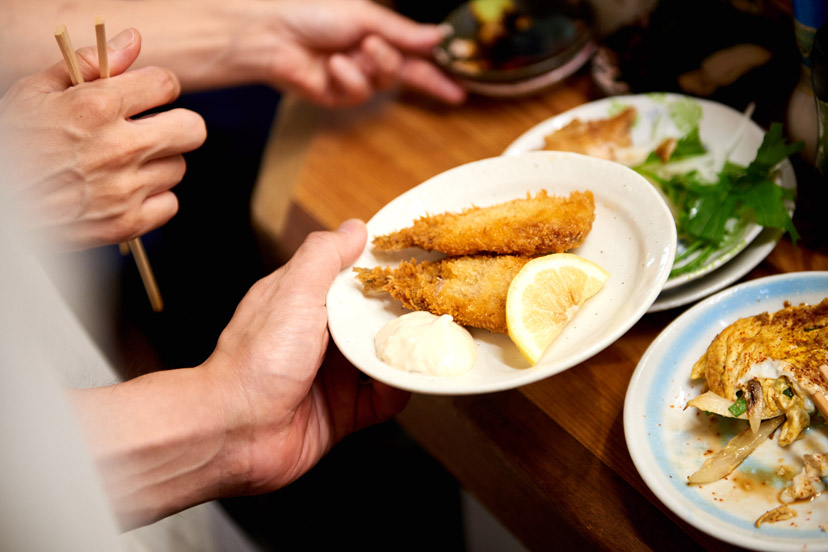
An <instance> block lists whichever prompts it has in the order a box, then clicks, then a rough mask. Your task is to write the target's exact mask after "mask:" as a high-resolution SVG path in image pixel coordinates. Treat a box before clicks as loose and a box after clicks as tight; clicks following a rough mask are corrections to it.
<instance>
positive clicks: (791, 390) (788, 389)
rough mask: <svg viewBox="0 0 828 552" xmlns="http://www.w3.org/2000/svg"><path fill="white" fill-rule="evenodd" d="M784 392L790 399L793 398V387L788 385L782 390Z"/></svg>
mask: <svg viewBox="0 0 828 552" xmlns="http://www.w3.org/2000/svg"><path fill="white" fill-rule="evenodd" d="M782 394H783V395H785V396H786V397H788V398H789V399H792V398H793V389H791V388H790V387H786V388H785V390H784V391H782Z"/></svg>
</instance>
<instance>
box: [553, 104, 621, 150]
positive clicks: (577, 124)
mask: <svg viewBox="0 0 828 552" xmlns="http://www.w3.org/2000/svg"><path fill="white" fill-rule="evenodd" d="M635 117H636V110H635V108H634V107H627V108H626V109H624V110H623V111H621V112H619V113H618V114H617V115H614V116H612V117H609V118H607V119H596V120H590V121H582V120H580V119H573V120H572V122H570V123H569V124H568V125H566V126H564V127H562V128H560V129H558V130H556V131H555V132H553V133H551V134H549V135H547V136H545V137H544V142H545V145H544V148H543V149H547V150H555V151H571V152H575V153H582V154H584V155H589V156H592V157H600V158H602V159H609V160H610V161H615V160H616V151H617V150H618V149H621V148H628V147H630V146H632V137H631V134H630V130H631V129H632V125H633V123H634V122H635Z"/></svg>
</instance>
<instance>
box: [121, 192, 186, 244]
mask: <svg viewBox="0 0 828 552" xmlns="http://www.w3.org/2000/svg"><path fill="white" fill-rule="evenodd" d="M177 212H178V198H177V197H176V196H175V194H174V193H172V192H169V191H167V192H161V193H158V194H154V195H151V196H149V197H147V198H146V199H145V200H144V204H143V205H142V208H141V217H140V219H139V220H138V223H137V228H135V230H133V231H132V233H131V234H132V235H130V236H128V237H126V238H122V239H121V240H119V241H123V240H124V239H132V238H136V237H138V236H142V235H144V234H146V233H147V232H150V231H152V230H155V229H156V228H159V227H160V226H163V225H164V224H166V223H167V222H169V221H170V219H172V218H173V217H174V216H175V214H176V213H177Z"/></svg>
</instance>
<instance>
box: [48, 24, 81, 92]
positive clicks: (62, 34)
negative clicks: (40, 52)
mask: <svg viewBox="0 0 828 552" xmlns="http://www.w3.org/2000/svg"><path fill="white" fill-rule="evenodd" d="M55 40H57V43H58V48H60V53H61V54H63V61H65V62H66V68H67V69H69V78H70V79H72V84H73V85H77V84H80V83H82V82H83V74H82V73H81V70H80V66H79V65H78V57H77V56H76V55H75V49H74V48H73V47H72V39H70V38H69V31H67V30H66V25H58V28H57V30H55Z"/></svg>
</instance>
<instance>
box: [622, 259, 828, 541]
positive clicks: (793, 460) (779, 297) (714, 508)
mask: <svg viewBox="0 0 828 552" xmlns="http://www.w3.org/2000/svg"><path fill="white" fill-rule="evenodd" d="M826 296H828V272H799V273H792V274H784V275H778V276H770V277H767V278H760V279H757V280H751V281H749V282H746V283H744V284H740V285H738V286H734V287H732V288H729V289H727V290H725V291H722V292H719V293H718V294H716V295H713V296H711V297H708V298H707V299H705V300H704V301H702V302H701V303H699V304H698V305H695V306H694V307H692V308H690V309H689V310H687V311H686V312H685V313H684V314H682V315H681V316H679V317H678V318H677V319H676V320H675V321H673V322H672V323H671V324H670V325H669V326H667V328H665V329H664V331H663V332H662V333H661V334H660V335H659V336H658V337H657V338H656V339H655V341H653V343H652V344H651V345H650V347H649V348H648V349H647V351H646V352H645V353H644V356H643V357H642V358H641V361H640V362H639V364H638V367H637V368H636V370H635V372H634V374H633V377H632V380H631V381H630V385H629V388H628V389H627V396H626V400H625V403H624V432H625V434H626V439H627V446H628V448H629V450H630V455H631V456H632V459H633V462H634V463H635V466H636V468H637V469H638V472H639V473H640V474H641V477H642V478H643V479H644V482H645V483H646V484H647V486H649V487H650V489H651V490H652V491H653V493H655V495H656V496H657V497H658V498H659V499H660V500H661V501H662V502H663V503H664V504H665V505H666V506H667V507H668V508H670V509H671V510H672V511H673V512H674V513H675V514H676V515H678V516H679V517H680V518H682V519H683V520H685V521H686V522H687V523H689V524H690V525H693V526H694V527H696V528H698V529H699V530H701V531H704V532H705V533H708V534H710V535H712V536H714V537H716V538H718V539H721V540H723V541H726V542H729V543H731V544H735V545H738V546H742V547H744V548H749V549H753V550H767V551H794V550H828V535H826V533H825V532H824V531H823V530H822V528H821V526H822V525H824V524H825V523H826V522H828V496H818V497H817V498H816V499H814V500H813V501H811V502H807V503H803V504H795V505H793V508H794V509H795V510H796V511H797V513H798V515H797V517H795V518H793V519H790V520H787V521H784V522H780V523H775V524H763V525H761V526H760V527H759V528H757V527H755V526H754V522H755V521H756V519H757V518H759V516H761V515H762V514H764V513H765V512H766V511H768V510H771V509H773V508H776V507H777V506H779V505H780V504H779V502H778V501H777V494H778V492H779V491H780V490H781V489H782V487H783V485H784V482H783V480H782V479H781V478H780V477H779V476H778V475H777V470H779V468H780V467H786V468H788V469H789V470H792V471H794V472H798V471H799V469H800V468H801V466H802V455H803V454H806V453H809V452H816V451H823V452H824V451H828V431H827V430H826V426H824V425H819V426H816V427H811V428H809V429H808V430H806V432H805V436H804V438H802V439H800V440H798V441H796V442H795V443H794V444H792V445H791V446H790V447H788V448H787V449H783V448H781V447H779V446H778V445H777V443H776V442H775V441H770V440H769V441H768V442H766V443H764V444H762V445H761V446H760V447H759V448H758V449H757V450H756V451H755V452H754V453H753V454H752V455H751V456H750V457H749V458H748V459H747V460H746V461H745V462H744V463H743V464H742V465H741V466H740V467H739V468H738V469H737V470H736V471H735V472H734V473H733V474H731V476H729V477H728V478H727V479H723V480H721V481H717V482H715V483H711V484H708V485H701V486H689V485H687V483H686V482H687V476H689V475H690V474H691V473H693V472H695V471H696V470H697V469H698V468H699V467H700V466H701V464H702V463H703V461H704V460H705V458H706V456H705V453H706V452H707V451H709V450H718V449H720V448H721V447H722V446H723V445H724V444H725V443H726V442H727V441H728V440H729V439H730V437H732V436H733V435H735V434H736V433H738V432H739V431H741V430H742V429H744V427H746V422H744V421H728V420H723V419H721V418H717V417H708V416H705V415H703V414H701V413H699V412H698V411H696V410H695V409H689V410H684V405H685V404H686V403H687V401H688V400H689V399H691V398H692V397H695V396H696V395H698V394H699V393H700V392H701V391H702V385H703V384H702V383H701V382H699V381H690V377H689V376H690V369H691V367H692V366H693V363H694V362H695V361H696V360H697V359H698V358H699V357H700V356H701V355H702V354H703V353H704V351H705V350H706V349H707V347H708V346H709V345H710V342H711V341H712V340H713V338H714V337H715V336H716V335H717V334H718V333H719V332H720V331H722V330H723V329H724V328H726V327H727V326H728V325H729V324H731V323H732V322H734V321H736V320H737V319H739V318H743V317H747V316H753V315H755V314H759V313H761V312H765V311H771V312H773V311H776V310H779V309H781V308H782V307H783V306H784V303H785V302H786V301H787V302H790V303H791V304H799V303H803V302H804V303H809V304H813V303H818V302H819V301H821V300H822V299H824V298H825V297H826Z"/></svg>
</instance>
